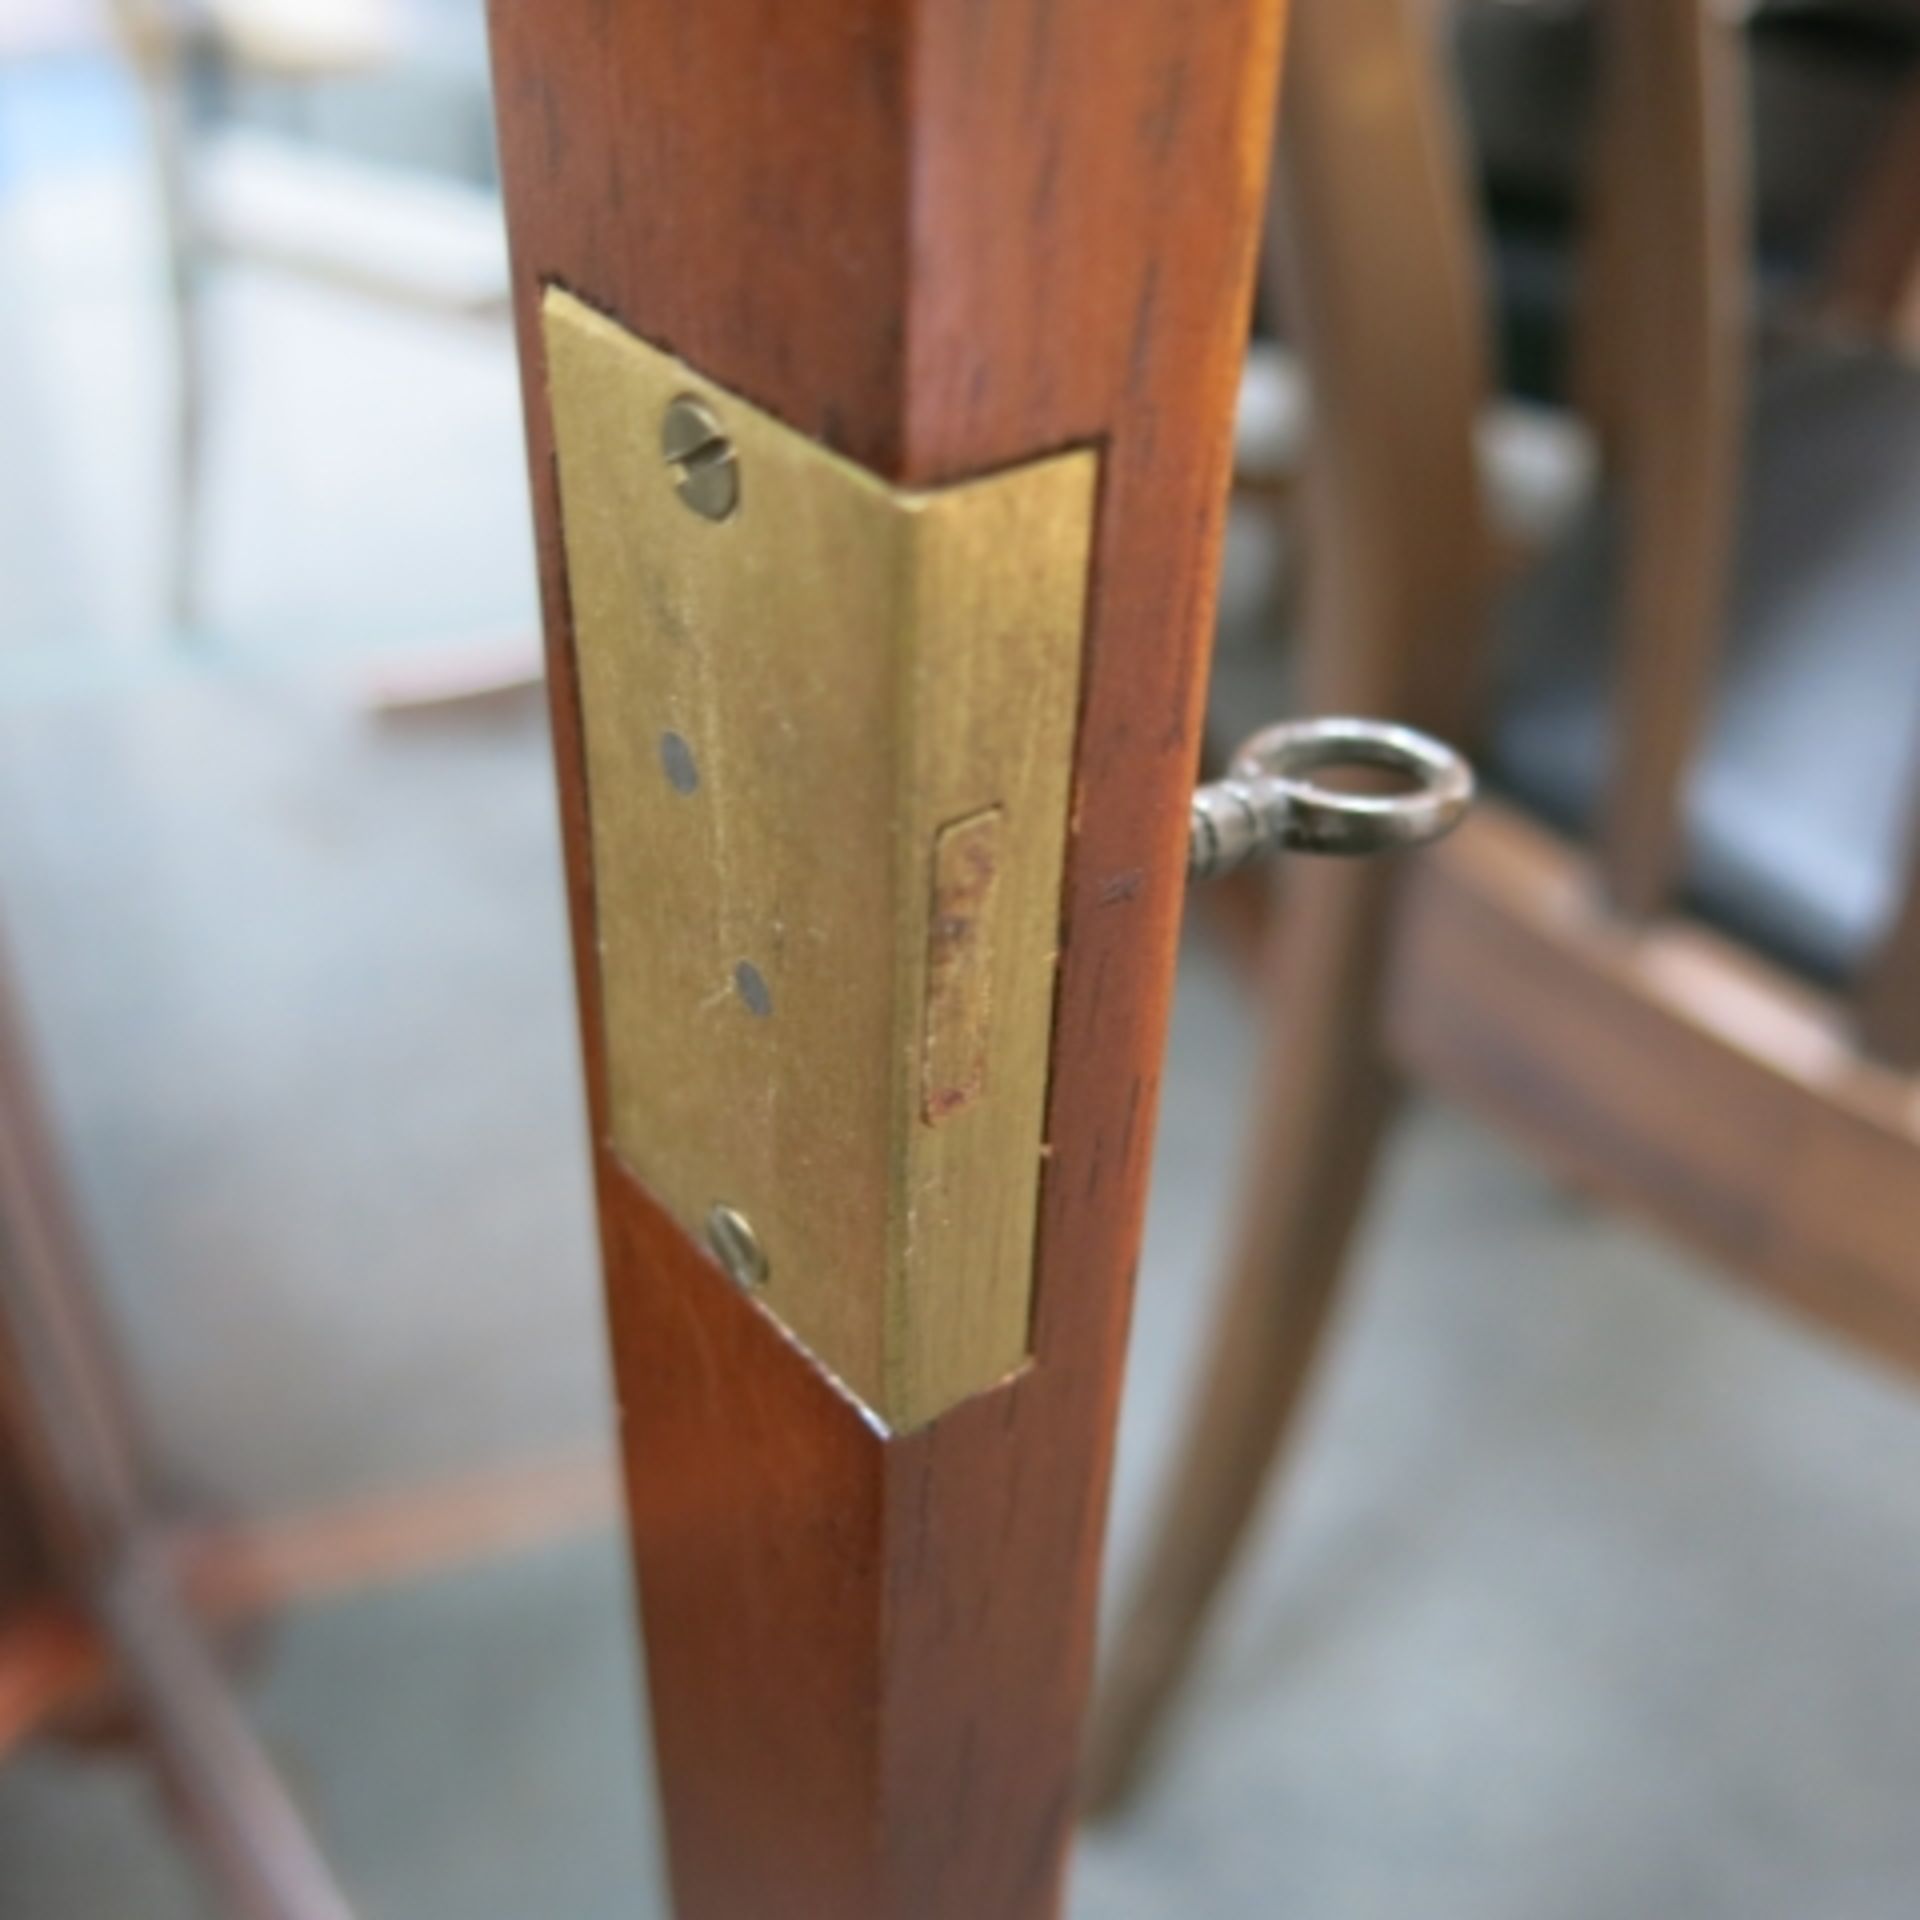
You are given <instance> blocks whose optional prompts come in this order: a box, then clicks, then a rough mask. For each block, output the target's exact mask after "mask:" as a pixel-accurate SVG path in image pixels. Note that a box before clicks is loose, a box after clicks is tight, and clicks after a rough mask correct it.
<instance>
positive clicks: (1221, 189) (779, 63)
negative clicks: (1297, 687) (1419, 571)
mask: <svg viewBox="0 0 1920 1920" xmlns="http://www.w3.org/2000/svg"><path fill="white" fill-rule="evenodd" d="M1281 12H1282V9H1281V6H1280V4H1279V0H1221V3H1220V4H1217V5H1213V6H1210V7H1208V8H1206V9H1204V10H1202V9H1196V8H1194V7H1192V6H1191V5H1189V4H1186V0H1122V4H1119V5H1116V4H1114V0H995V4H991V5H981V4H979V3H978V0H818V4H811V5H806V6H793V5H788V4H782V5H775V4H771V3H770V0H701V4H700V5H698V6H687V5H684V4H675V3H673V0H627V3H626V4H623V5H622V6H620V7H618V8H608V7H606V6H604V5H601V4H598V0H494V4H493V37H494V72H495V87H496V94H497V98H498V102H499V111H500V122H501V145H502V157H503V163H504V175H505V183H506V192H507V208H508V219H509V230H510V235H511V239H512V244H513V252H514V258H515V280H516V288H517V295H518V305H519V319H520V351H521V360H522V365H523V369H524V373H525V385H526V394H527V427H528V436H529V441H530V446H531V468H532V476H533V486H534V498H535V507H536V518H537V523H538V531H539V543H540V552H541V562H542V564H541V575H542V581H543V588H544V596H545V617H546V627H547V636H548V681H549V686H550V689H551V698H552V711H553V723H554V734H555V741H556V747H557V757H558V764H559V778H560V798H561V811H562V820H563V826H564V835H565V842H566V849H567V863H568V873H569V880H570V894H571V903H572V913H573V927H574V945H575V953H576V959H577V968H578V988H579V995H580V1004H581V1016H582V1033H583V1042H584V1048H585V1054H586V1064H587V1080H588V1090H589V1098H590V1108H591V1120H592V1138H593V1141H594V1150H595V1165H596V1173H597V1182H598V1197H599V1208H600V1220H601V1229H602V1244H603V1250H604V1256H605V1264H606V1281H607V1293H608V1305H609V1312H610V1318H611V1326H612V1337H613V1354H614V1363H615V1371H616V1376H617V1382H618V1387H619V1392H620V1397H621V1403H622V1409H623V1414H624V1422H625V1439H626V1467H627V1490H628V1511H629V1518H630V1523H631V1528H632V1536H633V1548H634V1555H635V1560H636V1564H637V1568H638V1574H639V1588H640V1595H641V1606H642V1610H643V1614H644V1624H645V1637H646V1647H647V1669H648V1674H649V1681H650V1694H651V1703H652V1715H653V1731H654V1739H655V1745H656V1749H657V1752H658V1756H659V1761H660V1774H661V1781H662V1795H663V1801H664V1812H665V1819H666V1829H667V1836H668V1844H669V1853H670V1860H671V1874H672V1883H673V1890H674V1900H675V1909H676V1912H677V1913H678V1914H679V1915H680V1916H681V1920H700V1916H714V1917H715V1920H738V1917H739V1916H741V1915H743V1914H766V1915H772V1914H779V1915H783V1916H786V1915H791V1916H801V1915H806V1916H816V1915H817V1916H821V1917H822V1920H825V1917H826V1916H832V1917H833V1920H882V1917H883V1916H894V1915H898V1916H902V1917H903V1920H904V1916H907V1915H912V1916H914V1920H940V1917H941V1916H948V1915H951V1916H955V1920H959V1917H961V1916H965V1920H978V1916H980V1915H984V1914H991V1915H994V1916H995V1917H996V1920H1024V1917H1025V1916H1033V1917H1034V1920H1039V1916H1044V1915H1049V1914H1052V1913H1055V1912H1056V1911H1057V1910H1058V1903H1059V1899H1060V1889H1061V1882H1062V1873H1063V1867H1064V1862H1065V1858H1066V1852H1067V1842H1068V1838H1069V1834H1070V1832H1071V1828H1072V1824H1073V1818H1074V1811H1075V1792H1074V1780H1075V1763H1076V1751H1077V1748H1078V1745H1079V1740H1080V1721H1081V1711H1082V1705H1083V1701H1084V1698H1085V1694H1086V1691H1087V1687H1088V1684H1089V1678H1090V1672H1091V1666H1092V1658H1091V1656H1092V1624H1093V1611H1094V1597H1095V1588H1096V1576H1097V1572H1098V1567H1099V1559H1100V1544H1101V1534H1102V1527H1103V1521H1104V1514H1105V1507H1106V1491H1107V1477H1108V1467H1109V1459H1110V1448H1111V1438H1112V1428H1113V1420H1114V1413H1115V1406H1116V1400H1117V1395H1118V1389H1119V1382H1120V1372H1121V1363H1122V1356H1123V1345H1124V1338H1125V1330H1126V1321H1127V1309H1128V1298H1129V1282H1130V1278H1131V1273H1132V1268H1133V1264H1134V1261H1135V1258H1136V1256H1137V1252H1138V1247H1139V1239H1140V1229H1141V1216H1142V1210H1143V1201H1144V1195H1145V1184H1146V1176H1147V1169H1148V1161H1149V1149H1150V1145H1151V1139H1152V1132H1153V1124H1152V1123H1153V1113H1154V1102H1155V1093H1156V1089H1157V1086H1158V1081H1159V1071H1160V1058H1161V1049H1162V1045H1163V1042H1164V1038H1165V1028H1166V1018H1167V1010H1168V997H1169V991H1170V987H1171V980H1172V969H1173V959H1174V946H1175V936H1176V933H1177V930H1178V926H1179V921H1180V915H1181V904H1182V889H1183V878H1184V871H1185V862H1186V836H1187V817H1188V806H1189V798H1190V794H1191V791H1192V786H1193V778H1194V771H1195V766H1196V762H1197V758H1198V744H1199V721H1200V706H1201V696H1202V693H1203V690H1204V685H1205V678H1206V674H1205V661H1206V649H1207V643H1208V639H1209V629H1210V620H1211V612H1212V604H1213V593H1214V568H1215V563H1216V548H1217V542H1218V537H1219V533H1220V527H1221V519H1222V512H1223V508H1224V503H1225V496H1226V489H1227V482H1228V469H1229V462H1230V452H1231V416H1232V410H1233V399H1234V394H1235V391H1236V385H1237V381H1238V376H1239V369H1240V361H1241V355H1242V352H1243V349H1244V346H1245V341H1246V331H1247V316H1248V311H1249V307H1250V299H1251V281H1252V270H1253V254H1254V242H1255V236H1256V228H1257V224H1258V216H1259V209H1260V206H1261V202H1262V199H1263V196H1264V192H1265V185H1266V171H1267V153H1268V137H1269V118H1270V112H1271V97H1272V93H1273V89H1274V82H1275V76H1276V74H1277V71H1278V57H1279V35H1280V25H1281ZM552 287H560V288H564V289H566V290H568V291H569V292H570V293H571V294H572V295H574V296H576V297H577V298H578V299H579V300H582V301H584V302H585V303H586V304H587V305H588V306H589V307H591V308H593V309H596V310H598V311H599V312H600V313H602V314H604V315H607V316H610V318H611V319H612V320H614V321H616V322H617V323H619V325H620V326H621V327H622V328H624V329H627V330H629V331H630V332H631V334H633V335H636V336H638V337H639V338H640V339H641V340H643V341H646V342H651V343H654V344H655V345H657V346H665V347H668V348H670V349H671V351H672V352H673V353H675V354H677V355H678V356H680V357H681V358H682V359H683V360H684V361H686V362H688V363H690V364H691V366H692V367H694V368H696V369H697V370H698V371H699V373H700V375H702V376H703V377H704V378H706V379H709V380H711V381H713V382H716V383H718V384H719V385H720V386H722V387H724V388H725V389H727V390H728V391H730V392H731V393H733V394H735V395H738V396H742V397H744V399H745V400H747V401H750V402H751V403H753V404H754V405H755V406H756V407H758V408H760V409H764V410H765V411H766V412H768V413H770V414H772V415H774V416H776V417H777V419H778V420H780V421H783V422H785V423H786V424H787V425H788V426H790V427H792V428H795V429H797V430H798V431H799V432H800V433H802V434H805V435H807V436H809V437H811V438H812V439H814V440H817V441H819V442H821V443H823V444H824V445H825V446H827V447H828V448H830V449H832V450H833V451H835V452H836V453H839V454H841V455H844V456H845V457H846V458H847V459H849V460H851V461H853V462H855V463H857V464H858V465H859V466H860V467H862V468H864V469H866V470H867V471H868V472H869V473H870V474H872V475H875V476H878V477H879V478H880V479H881V480H883V481H886V482H889V483H892V484H895V485H899V486H915V487H932V486H938V485H941V484H944V483H948V482H956V481H961V480H964V479H968V478H970V477H973V476H977V475H982V474H988V473H993V472H996V471H998V470H1000V469H1004V468H1008V467H1010V466H1013V465H1016V464H1018V463H1022V462H1026V461H1030V460H1033V459H1036V458H1038V457H1040V456H1044V455H1048V454H1051V453H1055V452H1057V451H1059V450H1061V449H1066V448H1090V449H1095V450H1097V452H1098V456H1099V462H1100V473H1099V495H1098V517H1097V525H1096V532H1095V545H1094V557H1093V562H1092V573H1091V582H1090V600H1089V609H1090V611H1089V616H1088V617H1089V628H1088V631H1087V633H1086V637H1085V654H1084V661H1085V667H1084V678H1083V682H1082V687H1081V695H1080V719H1079V733H1078V745H1077V749H1076V752H1075V756H1074V763H1073V776H1072V779H1073V788H1072V790H1073V799H1072V807H1071V824H1070V838H1069V847H1068V854H1067V876H1066V887H1065V903H1064V912H1063V924H1062V928H1061V953H1060V961H1059V971H1058V981H1057V987H1056V995H1057V998H1056V1003H1055V1014H1054V1023H1053V1040H1052V1056H1051V1074H1050V1083H1049V1087H1048V1093H1047V1102H1046V1134H1045V1139H1046V1155H1047V1158H1046V1161H1045V1178H1044V1182H1043V1188H1042V1194H1041V1203H1040V1207H1041V1210H1040V1226H1039V1234H1038V1246H1037V1254H1036V1261H1037V1275H1036V1279H1037V1294H1036V1305H1035V1309H1034V1316H1033V1323H1032V1358H1031V1360H1030V1362H1029V1363H1028V1364H1027V1365H1026V1366H1025V1367H1024V1368H1023V1369H1021V1370H1020V1371H1018V1372H1017V1373H1016V1374H1014V1375H1013V1376H1012V1377H1011V1378H1010V1379H1008V1380H1006V1381H1005V1382H1004V1383H1003V1384H1001V1385H999V1386H998V1387H995V1388H992V1389H990V1390H988V1391H986V1392H983V1393H980V1394H978V1395H976V1396H975V1397H973V1398H971V1399H967V1400H965V1401H963V1402H962V1403H961V1404H959V1405H958V1406H956V1407H954V1408H952V1409H951V1410H950V1411H948V1412H945V1413H943V1414H941V1415H940V1416H939V1417H938V1418H936V1419H934V1420H932V1421H931V1422H929V1423H928V1424H926V1425H923V1426H920V1427H918V1428H917V1429H916V1430H914V1431H912V1432H909V1433H905V1434H894V1435H889V1434H887V1433H885V1432H883V1431H881V1430H878V1429H877V1428H876V1426H875V1424H874V1423H873V1422H872V1420H871V1419H870V1418H868V1417H866V1416H865V1415H863V1413H862V1412H861V1411H860V1409H859V1408H858V1407H856V1406H855V1405H854V1404H853V1403H852V1402H851V1401H850V1400H849V1399H848V1398H846V1397H845V1396H844V1395H843V1394H842V1393H841V1392H840V1391H839V1390H837V1389H836V1387H835V1386H834V1384H833V1382H832V1381H831V1380H830V1379H829V1378H828V1377H827V1375H826V1374H825V1373H824V1372H823V1371H822V1370H821V1369H820V1368H819V1367H818V1366H817V1365H816V1364H815V1363H814V1362H813V1361H812V1360H811V1359H810V1358H809V1357H808V1356H807V1355H806V1354H805V1353H804V1352H803V1351H801V1350H800V1348H799V1347H798V1346H796V1345H795V1344H794V1343H793V1342H792V1341H790V1340H789V1339H788V1338H786V1337H785V1336H784V1335H783V1334H782V1332H781V1331H780V1330H779V1328H778V1327H777V1326H776V1325H775V1324H774V1322H773V1321H772V1320H771V1319H770V1318H769V1317H768V1316H767V1315H766V1314H764V1313H763V1312H761V1311H760V1310H759V1309H758V1308H757V1307H756V1306H755V1305H754V1303H753V1302H752V1301H751V1300H750V1299H749V1298H748V1297H747V1296H746V1295H745V1294H744V1293H743V1292H742V1291H741V1290H740V1289H739V1288H737V1287H736V1286H735V1285H734V1284H733V1283H732V1282H731V1281H730V1280H729V1279H728V1278H727V1276H726V1275H725V1274H723V1273H722V1272H721V1271H720V1269H719V1268H718V1267H717V1266H716V1265H715V1264H713V1262H712V1261H710V1260H709V1259H707V1258H706V1257H705V1256H704V1255H703V1254H702V1253H701V1251H700V1250H699V1249H698V1248H697V1247H696V1245H695V1244H694V1243H693V1241H692V1240H690V1239H689V1238H688V1237H687V1236H686V1235H685V1234H683V1233H682V1231H681V1230H680V1229H679V1228H678V1227H676V1226H675V1225H673V1224H672V1222H671V1221H670V1220H669V1218H668V1217H667V1216H666V1214H665V1213H664V1212H662V1211H661V1209H660V1208H659V1207H658V1206H656V1205H655V1203H654V1202H653V1201H652V1200H651V1199H650V1198H649V1196H648V1194H647V1193H646V1192H645V1191H644V1190H643V1188H642V1186H641V1185H640V1183H639V1181H638V1180H637V1179H636V1178H635V1176H634V1175H633V1174H632V1173H631V1172H630V1171H628V1169H627V1168H626V1166H625V1165H624V1164H623V1163H622V1161H621V1160H620V1159H619V1158H618V1156H617V1155H616V1153H615V1152H614V1150H613V1147H612V1144H611V1134H612V1119H611V1115H610V1110H609V1095H608V1073H607V1060H606V1056H605V1051H604V1046H603V1039H602V1036H603V1031H604V1029H603V1022H602V1019H601V1002H600V982H599V977H598V970H597V967H596V965H595V963H594V956H595V952H596V920H595V901H594V892H593V885H592V846H591V841H590V834H589V826H590V817H589V808H590V806H593V805H596V804H600V805H604V804H608V803H609V797H608V796H607V795H605V794H600V793H590V792H589V791H588V787H587V783H586V778H585V766H584V760H583V739H582V727H581V712H580V700H581V689H580V681H579V675H578V672H577V659H576V651H575V634H574V629H573V624H572V617H573V614H572V608H571V606H570V603H569V596H568V591H567V571H566V554H565V551H564V548H563V544H562V527H561V518H560V501H559V497H558V492H557V487H556V478H555V463H554V453H555V449H554V436H553V426H552V419H551V415H550V412H549V408H548V404H547V380H546V371H545V369H546V360H545V346H544V342H543V335H542V325H541V318H542V308H543V303H544V300H545V296H546V293H547V290H548V289H549V288H552Z"/></svg>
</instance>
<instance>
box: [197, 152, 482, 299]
mask: <svg viewBox="0 0 1920 1920" xmlns="http://www.w3.org/2000/svg"><path fill="white" fill-rule="evenodd" d="M197 184H198V193H199V207H198V213H199V222H200V230H201V234H202V236H203V239H204V241H205V243H206V244H207V245H208V246H209V247H211V248H212V249H214V250H215V251H217V252H221V253H226V254H234V255H239V256H242V257H244V258H246V259H248V260H251V261H254V262H255V263H257V264H259V265H262V266H267V267H271V268H275V269H278V270H280V271H284V272H290V273H298V274H302V275H304V276H306V277H308V278H312V279H318V280H324V281H327V282H329V283H330V284H332V285H335V286H339V287H343V288H347V289H349V290H351V291H353V292H357V293H363V294H366V295H368V296H369V297H371V298H375V299H385V300H397V301H401V302H403V303H405V304H407V305H412V306H425V307H431V308H436V309H440V310H443V311H446V312H448V313H473V314H489V313H495V312H500V311H503V310H504V309H505V307H506V304H507V296H508V280H507V239H506V231H505V227H504V225H503V222H502V217H501V211H500V202H499V200H498V198H497V197H496V196H495V195H493V194H491V193H489V192H487V191H486V190H485V189H483V188H480V187H472V186H467V185H465V184H464V183H462V182H459V181H453V180H445V179H440V178H435V177H432V176H429V175H425V174H422V173H419V172H413V171H402V170H401V169H399V168H395V167H387V166H380V165H377V164H374V163H371V162H367V161H361V160H349V159H343V158H341V157H340V156H339V155H338V154H334V153H328V152H325V151H322V150H320V149H317V148H315V147H312V146H309V145H305V144H300V143H295V142H292V141H287V140H282V139H276V138H275V137H274V136H272V135H270V134H257V133H240V132H234V133H226V134H222V135H221V136H220V138H219V139H218V140H216V141H213V142H210V143H209V144H208V146H207V148H206V150H205V152H204V153H203V155H202V157H201V160H200V165H199V173H198V183H197Z"/></svg>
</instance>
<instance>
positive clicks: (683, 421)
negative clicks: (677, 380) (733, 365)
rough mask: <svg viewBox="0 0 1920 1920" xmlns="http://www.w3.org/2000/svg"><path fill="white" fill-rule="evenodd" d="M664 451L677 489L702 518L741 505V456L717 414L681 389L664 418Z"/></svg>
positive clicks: (722, 514) (720, 515) (724, 515)
mask: <svg viewBox="0 0 1920 1920" xmlns="http://www.w3.org/2000/svg"><path fill="white" fill-rule="evenodd" d="M660 457H661V458H662V459H663V460H665V461H666V463H667V465H668V466H669V467H670V468H671V469H672V471H673V487H674V491H675V492H676V493H677V494H679V496H680V498H681V499H682V500H683V501H684V502H685V503H686V504H687V506H689V507H690V508H692V510H693V511H694V512H695V513H697V514H699V515H700V517H701V518H702V519H703V520H725V519H727V518H728V517H729V516H730V515H731V514H732V513H733V512H734V511H735V509H736V508H738V506H739V505H740V462H739V459H738V457H737V456H736V455H735V453H734V450H733V442H732V441H731V440H729V439H728V438H727V436H726V432H725V430H724V429H723V428H722V427H721V425H720V421H719V417H718V416H717V415H716V414H715V413H714V411H713V409H712V408H711V407H710V406H708V405H707V404H706V403H705V401H702V400H695V399H693V398H692V397H691V396H690V395H686V394H683V395H682V396H681V397H680V398H679V399H678V400H676V401H674V402H673V404H672V405H671V406H669V407H668V408H667V411H666V416H665V418H664V419H662V421H661V422H660Z"/></svg>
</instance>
